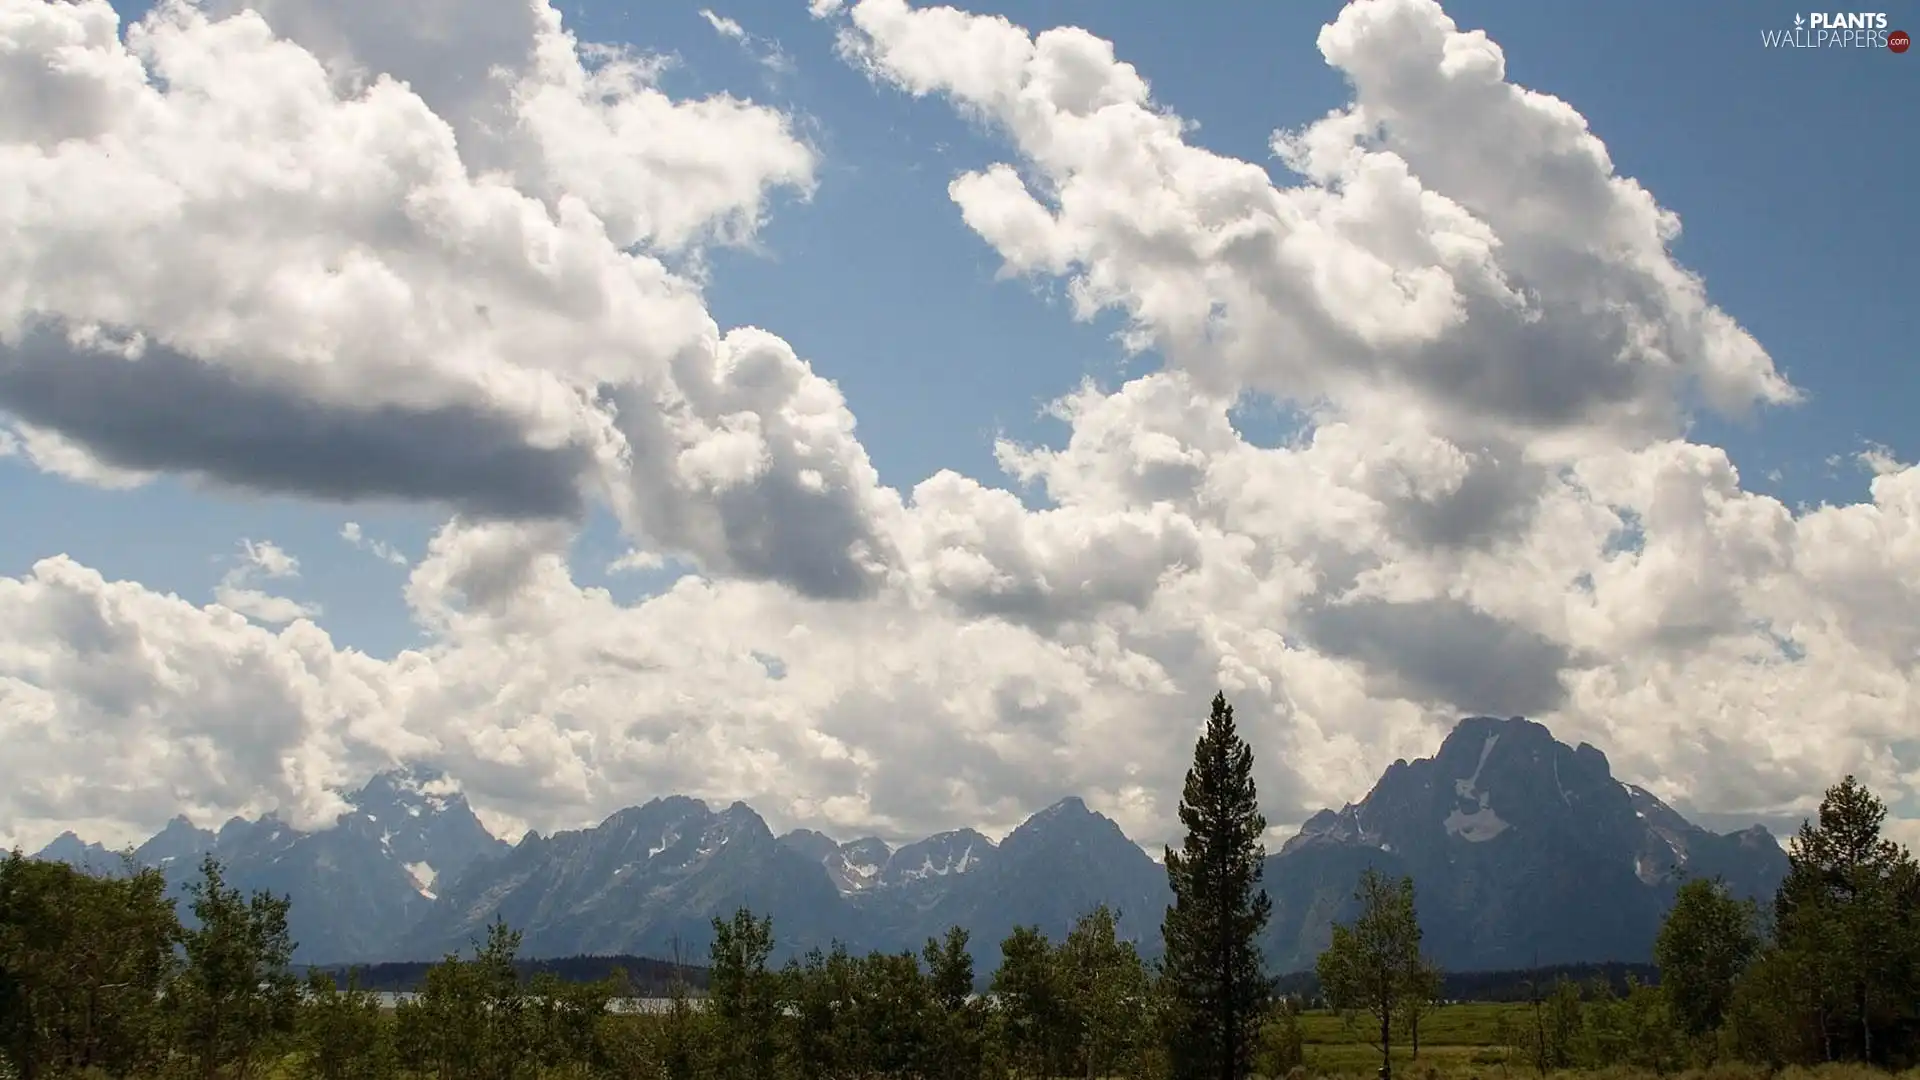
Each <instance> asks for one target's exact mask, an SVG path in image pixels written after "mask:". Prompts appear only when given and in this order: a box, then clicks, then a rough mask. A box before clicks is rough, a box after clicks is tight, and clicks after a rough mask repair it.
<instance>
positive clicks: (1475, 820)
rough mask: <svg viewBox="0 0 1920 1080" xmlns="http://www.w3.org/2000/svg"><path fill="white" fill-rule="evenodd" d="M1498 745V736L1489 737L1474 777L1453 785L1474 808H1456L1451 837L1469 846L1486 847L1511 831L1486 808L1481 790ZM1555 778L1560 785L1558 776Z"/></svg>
mask: <svg viewBox="0 0 1920 1080" xmlns="http://www.w3.org/2000/svg"><path fill="white" fill-rule="evenodd" d="M1499 741H1500V733H1499V732H1497V731H1496V732H1493V733H1492V734H1490V735H1488V736H1487V741H1486V742H1485V743H1483V744H1481V746H1480V761H1479V763H1478V764H1476V765H1474V767H1473V775H1472V776H1469V777H1467V778H1465V779H1463V780H1455V781H1454V782H1453V791H1454V794H1455V795H1457V796H1459V797H1460V798H1461V799H1464V800H1467V801H1470V802H1472V803H1473V805H1474V808H1473V810H1471V811H1462V810H1461V809H1460V808H1459V807H1457V806H1456V807H1454V808H1453V812H1452V813H1449V814H1448V815H1447V821H1446V829H1447V835H1448V836H1457V837H1459V838H1460V839H1462V840H1465V841H1466V842H1467V843H1469V844H1484V843H1486V842H1487V841H1488V840H1491V839H1493V838H1494V837H1496V836H1499V835H1500V834H1501V833H1503V832H1506V831H1507V830H1508V829H1509V828H1511V827H1512V826H1510V825H1509V824H1508V823H1507V822H1506V821H1504V820H1502V819H1501V817H1500V815H1499V814H1496V813H1494V812H1493V807H1491V806H1488V805H1487V796H1486V792H1483V791H1481V790H1480V773H1481V771H1482V770H1484V769H1485V768H1486V767H1487V758H1488V757H1489V756H1491V755H1492V754H1493V747H1494V744H1495V743H1498V742H1499ZM1555 777H1556V783H1557V782H1558V773H1556V774H1555ZM1560 794H1561V798H1565V797H1566V792H1565V790H1564V789H1563V790H1562V791H1561V793H1560Z"/></svg>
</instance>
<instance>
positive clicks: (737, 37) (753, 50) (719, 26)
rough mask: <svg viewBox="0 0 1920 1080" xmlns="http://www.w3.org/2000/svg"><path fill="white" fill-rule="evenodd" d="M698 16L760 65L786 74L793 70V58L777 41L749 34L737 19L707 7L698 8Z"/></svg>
mask: <svg viewBox="0 0 1920 1080" xmlns="http://www.w3.org/2000/svg"><path fill="white" fill-rule="evenodd" d="M700 17H701V18H702V19H705V20H706V22H707V25H708V26H711V27H713V32H714V33H716V34H719V35H720V36H721V37H723V38H726V39H727V40H729V41H732V42H734V43H736V44H738V45H739V46H740V47H741V48H742V49H745V50H746V52H747V55H748V56H751V57H753V59H754V62H755V63H757V64H759V65H760V66H761V67H764V68H766V69H767V70H768V71H771V72H774V73H776V74H787V73H790V72H792V71H793V60H792V58H791V57H789V56H788V55H787V54H786V51H785V50H784V49H782V48H780V43H779V42H777V41H772V40H770V39H768V38H763V37H760V36H758V35H757V34H750V33H748V32H747V28H746V27H744V26H741V25H740V22H739V20H737V19H729V18H727V17H726V16H725V15H716V14H714V13H713V11H712V10H710V9H708V8H701V9H700Z"/></svg>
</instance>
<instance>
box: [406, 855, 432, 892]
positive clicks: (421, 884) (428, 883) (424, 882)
mask: <svg viewBox="0 0 1920 1080" xmlns="http://www.w3.org/2000/svg"><path fill="white" fill-rule="evenodd" d="M404 865H405V866H406V868H407V873H408V874H409V875H411V876H412V877H413V885H414V888H416V889H419V890H420V895H421V896H424V897H426V898H427V899H429V900H435V899H438V897H436V896H435V895H434V892H433V883H434V881H435V879H437V878H439V876H440V873H439V871H437V870H435V869H434V868H433V864H431V863H427V862H410V863H406V864H404Z"/></svg>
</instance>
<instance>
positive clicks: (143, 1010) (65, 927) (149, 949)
mask: <svg viewBox="0 0 1920 1080" xmlns="http://www.w3.org/2000/svg"><path fill="white" fill-rule="evenodd" d="M129 869H130V871H131V868H129ZM179 935H180V925H179V922H178V921H177V920H176V919H175V917H174V912H173V905H172V904H171V903H170V902H168V901H167V899H166V883H165V882H164V881H163V880H161V878H160V875H159V874H158V873H157V872H155V871H151V870H145V871H139V872H129V874H128V875H126V876H124V877H118V878H112V877H90V876H88V875H86V874H83V873H81V872H79V871H77V870H75V869H73V868H72V867H69V866H66V865H64V864H61V863H43V862H38V861H35V860H31V859H27V858H26V857H24V856H23V855H21V853H20V852H19V851H14V852H13V853H12V854H11V855H9V856H8V857H7V858H6V860H5V861H4V862H0V1061H4V1063H5V1064H6V1065H7V1066H8V1067H9V1068H10V1069H11V1071H12V1073H13V1075H15V1076H18V1077H22V1078H26V1080H33V1078H37V1077H40V1076H45V1075H53V1074H59V1073H66V1072H73V1071H79V1070H84V1069H89V1068H97V1069H104V1070H106V1071H108V1072H111V1073H114V1074H126V1073H131V1072H135V1071H138V1070H141V1069H144V1068H146V1067H148V1066H150V1065H151V1064H153V1063H154V1062H155V1061H156V1060H157V1059H158V1057H159V1056H160V1054H161V1051H162V1049H163V1047H164V1042H165V1031H164V1030H163V1028H162V1027H161V1023H160V1020H161V1018H160V1015H159V1011H158V1008H157V1003H158V1001H159V996H160V991H161V989H162V987H163V986H164V985H165V984H166V981H167V980H168V979H169V978H170V977H171V976H172V974H173V971H174V966H175V963H174V954H173V947H174V943H175V941H176V940H177V939H178V938H179Z"/></svg>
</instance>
